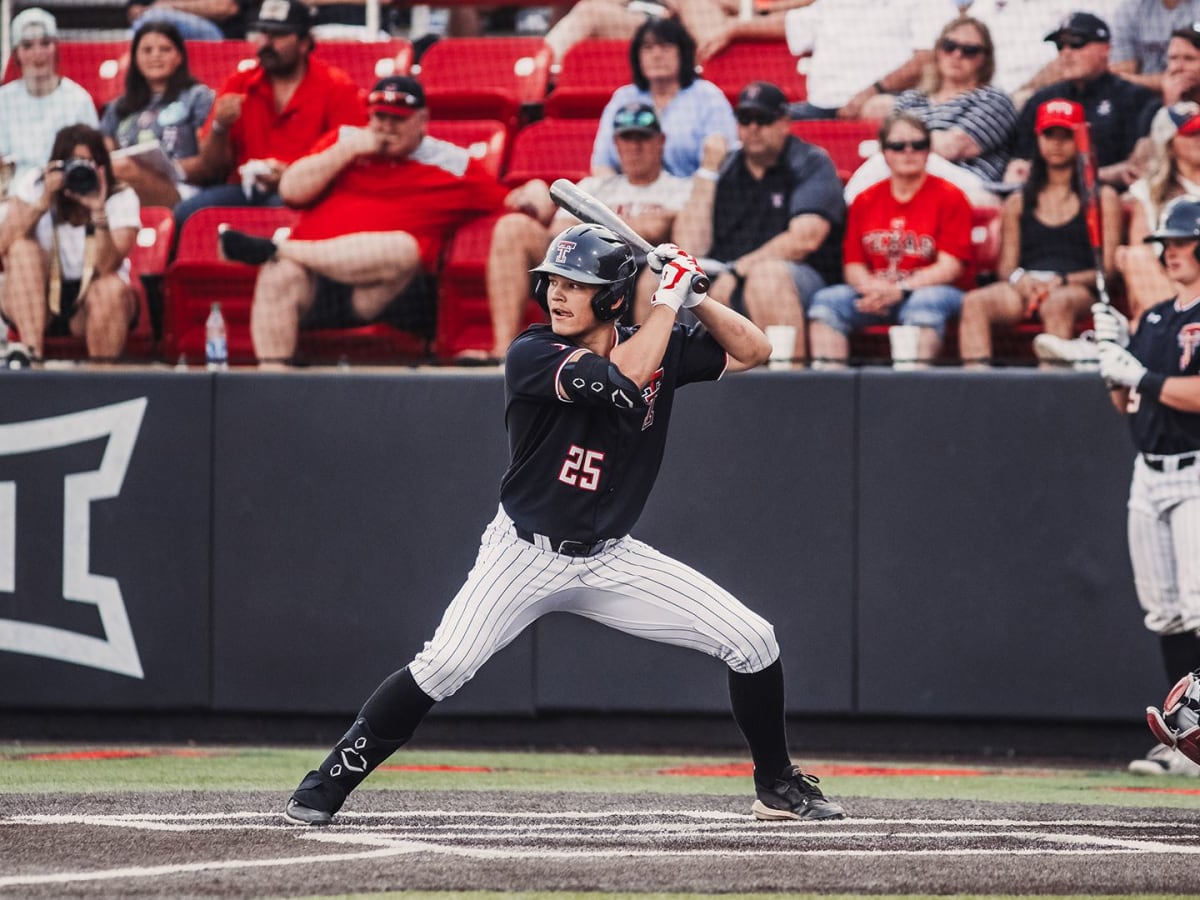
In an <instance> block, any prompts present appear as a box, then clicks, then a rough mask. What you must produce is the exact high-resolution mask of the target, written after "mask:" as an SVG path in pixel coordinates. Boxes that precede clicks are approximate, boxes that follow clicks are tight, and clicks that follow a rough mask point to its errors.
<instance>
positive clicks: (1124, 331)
mask: <svg viewBox="0 0 1200 900" xmlns="http://www.w3.org/2000/svg"><path fill="white" fill-rule="evenodd" d="M1092 323H1093V324H1092V329H1093V330H1094V331H1095V332H1096V340H1098V341H1108V342H1109V343H1112V344H1116V345H1117V346H1118V347H1128V346H1129V320H1128V319H1127V318H1125V316H1124V315H1122V314H1121V311H1120V310H1118V309H1114V308H1113V307H1112V306H1110V305H1109V304H1107V303H1093V304H1092Z"/></svg>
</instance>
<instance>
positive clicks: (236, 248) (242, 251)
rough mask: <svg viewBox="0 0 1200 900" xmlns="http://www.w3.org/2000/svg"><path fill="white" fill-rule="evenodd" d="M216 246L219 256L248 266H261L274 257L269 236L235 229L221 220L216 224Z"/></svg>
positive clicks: (273, 249)
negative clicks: (219, 252) (218, 249)
mask: <svg viewBox="0 0 1200 900" xmlns="http://www.w3.org/2000/svg"><path fill="white" fill-rule="evenodd" d="M217 246H218V247H219V248H220V251H221V258H222V259H225V260H232V261H233V262H240V263H245V264H246V265H248V266H261V265H262V264H263V263H265V262H270V261H271V260H272V259H274V258H275V249H276V248H275V242H274V241H273V240H271V239H270V238H265V237H258V236H257V235H253V234H246V232H244V231H236V230H234V229H232V228H230V227H229V226H228V225H226V224H225V223H224V222H222V223H221V224H220V225H218V226H217Z"/></svg>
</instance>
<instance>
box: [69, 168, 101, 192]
mask: <svg viewBox="0 0 1200 900" xmlns="http://www.w3.org/2000/svg"><path fill="white" fill-rule="evenodd" d="M63 187H64V188H66V189H67V190H68V191H70V192H71V193H72V194H75V195H77V196H80V197H86V196H87V195H88V194H94V193H96V191H98V190H100V176H99V175H97V174H96V164H95V163H94V162H92V161H91V160H90V159H78V158H76V159H68V160H67V161H66V162H65V163H63Z"/></svg>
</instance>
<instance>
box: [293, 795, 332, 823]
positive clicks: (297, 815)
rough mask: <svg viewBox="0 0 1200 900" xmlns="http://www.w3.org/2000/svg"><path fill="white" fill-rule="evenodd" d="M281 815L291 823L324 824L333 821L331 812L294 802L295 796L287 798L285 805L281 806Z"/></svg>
mask: <svg viewBox="0 0 1200 900" xmlns="http://www.w3.org/2000/svg"><path fill="white" fill-rule="evenodd" d="M283 817H284V819H286V820H287V821H289V822H291V823H292V824H293V825H316V826H324V825H331V824H332V823H333V813H329V812H325V810H323V809H313V808H312V807H311V806H305V805H304V804H303V803H298V802H296V799H295V798H292V799H290V800H288V802H287V806H285V807H284V808H283Z"/></svg>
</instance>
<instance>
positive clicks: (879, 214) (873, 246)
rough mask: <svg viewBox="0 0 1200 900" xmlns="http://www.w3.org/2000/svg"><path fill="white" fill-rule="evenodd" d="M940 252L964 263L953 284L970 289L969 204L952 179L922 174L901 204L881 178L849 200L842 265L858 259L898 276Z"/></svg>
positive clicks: (931, 260)
mask: <svg viewBox="0 0 1200 900" xmlns="http://www.w3.org/2000/svg"><path fill="white" fill-rule="evenodd" d="M941 251H945V252H946V253H949V254H950V255H951V256H953V257H954V258H955V259H958V260H961V261H962V262H963V263H964V269H963V274H962V275H961V276H960V277H959V279H958V281H956V282H955V284H956V285H957V286H958V287H960V288H963V289H964V290H966V289H969V288H971V287H973V286H974V283H975V282H974V278H975V276H974V273H973V272H972V271H971V261H972V250H971V205H970V203H969V202H968V200H967V195H966V194H964V193H963V192H962V191H961V190H959V189H958V188H957V187H955V186H954V185H952V184H951V183H950V182H948V181H946V180H944V179H942V178H938V177H937V176H936V175H926V176H925V181H924V183H922V185H921V186H920V187H919V188H918V189H917V192H916V193H915V194H913V196H912V198H911V199H909V200H907V201H905V202H901V201H899V200H897V199H896V198H895V197H894V196H893V195H892V185H891V182H890V181H889V180H887V179H885V180H883V181H881V182H879V183H878V184H874V185H872V186H871V187H869V188H867V189H866V190H865V191H863V192H862V193H861V194H859V195H858V196H857V197H855V198H854V202H853V203H851V204H850V211H849V215H848V217H847V220H846V237H845V240H844V241H843V245H842V258H843V262H844V263H847V264H849V263H855V262H856V263H862V264H864V265H865V266H866V267H867V268H868V269H870V270H871V271H872V272H877V273H888V274H891V275H894V276H896V277H897V278H898V277H899V276H900V275H902V274H903V273H905V272H911V271H913V270H914V269H923V268H925V267H926V266H931V265H933V264H934V262H936V261H937V255H938V253H939V252H941Z"/></svg>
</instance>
